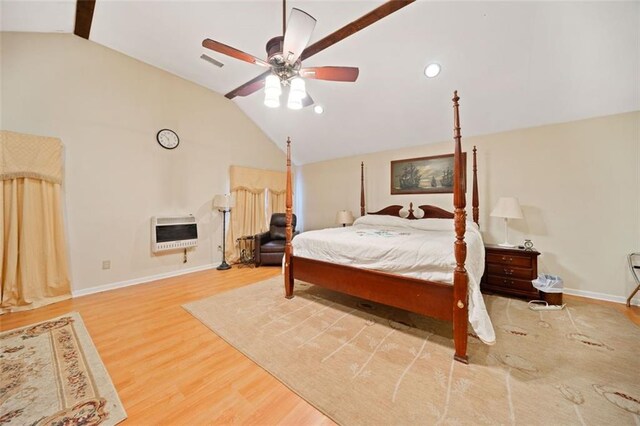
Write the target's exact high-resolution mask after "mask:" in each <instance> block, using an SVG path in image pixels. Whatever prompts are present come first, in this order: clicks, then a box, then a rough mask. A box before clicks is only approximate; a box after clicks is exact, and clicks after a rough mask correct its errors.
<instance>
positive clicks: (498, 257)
mask: <svg viewBox="0 0 640 426" xmlns="http://www.w3.org/2000/svg"><path fill="white" fill-rule="evenodd" d="M486 262H487V263H499V264H501V265H513V266H519V267H522V268H530V267H531V257H529V256H516V255H513V254H510V253H505V254H502V253H487V255H486Z"/></svg>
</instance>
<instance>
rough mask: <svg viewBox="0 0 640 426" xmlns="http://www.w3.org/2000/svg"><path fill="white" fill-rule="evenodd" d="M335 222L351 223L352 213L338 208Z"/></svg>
mask: <svg viewBox="0 0 640 426" xmlns="http://www.w3.org/2000/svg"><path fill="white" fill-rule="evenodd" d="M336 223H339V224H341V225H351V224H352V223H353V213H351V211H350V210H340V211H339V212H338V214H337V215H336Z"/></svg>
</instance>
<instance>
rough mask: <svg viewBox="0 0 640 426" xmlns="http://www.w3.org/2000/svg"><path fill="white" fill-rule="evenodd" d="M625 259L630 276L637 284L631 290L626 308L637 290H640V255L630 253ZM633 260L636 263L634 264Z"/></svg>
mask: <svg viewBox="0 0 640 426" xmlns="http://www.w3.org/2000/svg"><path fill="white" fill-rule="evenodd" d="M627 259H628V260H629V269H631V275H633V278H634V279H635V280H636V284H637V286H636V289H635V290H633V292H632V293H631V295H630V296H629V298H628V299H627V307H630V306H631V299H633V296H635V295H636V293H637V292H638V290H640V276H639V275H638V274H640V253H631V254H630V255H629V256H627ZM634 260H635V261H636V262H634Z"/></svg>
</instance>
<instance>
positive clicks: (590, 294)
mask: <svg viewBox="0 0 640 426" xmlns="http://www.w3.org/2000/svg"><path fill="white" fill-rule="evenodd" d="M563 292H564V294H570V295H572V296H580V297H586V298H588V299H598V300H605V301H607V302H615V303H625V304H626V303H627V298H626V297H624V296H612V295H610V294H605V293H598V292H595V291H586V290H576V289H575V288H565V289H564V290H563ZM631 304H632V305H634V306H640V297H636V298H634V299H631Z"/></svg>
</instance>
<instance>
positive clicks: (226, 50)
mask: <svg viewBox="0 0 640 426" xmlns="http://www.w3.org/2000/svg"><path fill="white" fill-rule="evenodd" d="M202 46H203V47H206V48H207V49H211V50H214V51H216V52H218V53H222V54H224V55H227V56H231V57H232V58H236V59H240V60H241V61H245V62H249V63H250V64H256V65H260V66H263V67H270V66H271V65H269V64H268V63H267V62H265V61H263V60H262V59H258V58H256V57H255V56H253V55H249V54H248V53H245V52H243V51H241V50H238V49H236V48H234V47H231V46H227V45H226V44H223V43H220V42H218V41H215V40H211V39H210V38H207V39H204V40H202Z"/></svg>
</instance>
